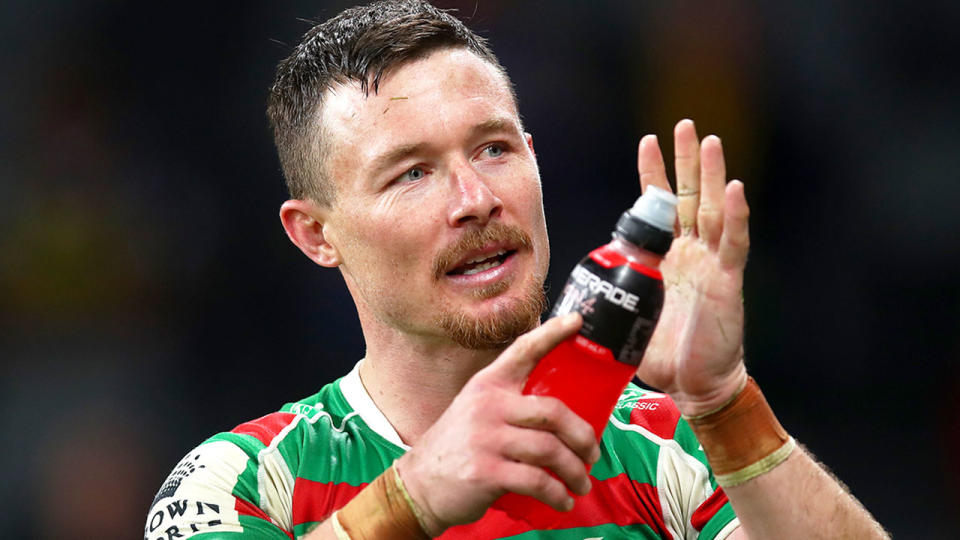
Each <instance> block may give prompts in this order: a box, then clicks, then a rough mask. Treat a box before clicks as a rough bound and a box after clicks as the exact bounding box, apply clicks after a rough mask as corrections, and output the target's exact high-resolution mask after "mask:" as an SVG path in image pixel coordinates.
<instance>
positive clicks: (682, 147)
mask: <svg viewBox="0 0 960 540" xmlns="http://www.w3.org/2000/svg"><path fill="white" fill-rule="evenodd" d="M673 141H674V143H673V144H674V153H675V157H674V167H675V168H676V170H677V219H679V220H680V234H696V224H697V208H699V206H700V140H699V139H698V138H697V129H696V126H694V124H693V120H688V119H684V120H681V121H680V122H678V123H677V127H676V128H674V130H673Z"/></svg>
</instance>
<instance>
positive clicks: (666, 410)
mask: <svg viewBox="0 0 960 540" xmlns="http://www.w3.org/2000/svg"><path fill="white" fill-rule="evenodd" d="M679 421H680V410H679V409H677V406H676V405H674V403H673V400H672V399H670V398H669V397H667V396H665V395H663V394H653V397H641V398H640V399H638V400H637V402H636V403H635V404H634V405H633V410H632V411H630V423H631V424H634V425H637V426H641V427H644V428H646V429H647V430H648V431H650V432H651V433H653V434H654V435H656V436H657V437H660V438H661V439H672V438H673V433H674V432H675V431H676V430H677V422H679Z"/></svg>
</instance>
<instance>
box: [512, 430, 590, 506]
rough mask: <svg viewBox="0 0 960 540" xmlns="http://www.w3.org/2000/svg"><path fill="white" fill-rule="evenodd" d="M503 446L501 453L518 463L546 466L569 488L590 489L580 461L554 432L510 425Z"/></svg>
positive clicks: (571, 489)
mask: <svg viewBox="0 0 960 540" xmlns="http://www.w3.org/2000/svg"><path fill="white" fill-rule="evenodd" d="M507 435H508V438H507V440H506V442H505V443H504V446H503V450H502V452H503V456H504V457H506V458H509V459H512V460H514V461H519V462H521V463H529V464H530V465H536V466H538V467H547V468H548V469H550V470H551V471H553V473H554V474H555V475H556V476H557V477H558V478H559V479H560V480H562V481H563V483H564V484H565V485H566V486H567V488H569V489H570V491H572V492H574V493H576V494H577V495H586V494H587V493H588V492H589V491H590V475H589V474H587V469H586V467H584V466H583V461H581V460H580V458H578V457H577V455H576V454H574V453H573V452H572V451H571V450H570V448H568V447H567V446H566V445H564V444H563V442H561V441H560V439H558V438H557V437H556V436H554V435H552V434H550V433H547V432H546V431H537V430H533V429H521V428H511V429H510V430H509V431H508V432H507Z"/></svg>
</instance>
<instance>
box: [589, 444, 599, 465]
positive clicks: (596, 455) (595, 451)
mask: <svg viewBox="0 0 960 540" xmlns="http://www.w3.org/2000/svg"><path fill="white" fill-rule="evenodd" d="M598 461H600V448H599V447H596V446H595V447H593V452H591V453H590V464H591V465H593V464H595V463H596V462H598Z"/></svg>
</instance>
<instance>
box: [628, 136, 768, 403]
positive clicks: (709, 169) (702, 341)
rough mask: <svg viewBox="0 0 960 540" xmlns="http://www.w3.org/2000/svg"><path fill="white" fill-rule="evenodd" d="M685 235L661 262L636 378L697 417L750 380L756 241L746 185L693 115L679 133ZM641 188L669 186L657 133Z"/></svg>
mask: <svg viewBox="0 0 960 540" xmlns="http://www.w3.org/2000/svg"><path fill="white" fill-rule="evenodd" d="M674 141H675V146H674V147H675V152H676V173H677V197H678V204H677V220H678V226H679V227H678V228H679V231H678V232H679V235H678V236H677V237H676V238H675V239H674V241H673V245H672V246H671V248H670V252H669V253H667V256H666V258H665V259H664V262H663V264H662V266H661V270H662V272H663V279H664V286H665V289H666V296H665V299H664V305H663V311H662V313H661V315H660V321H659V322H658V323H657V328H656V330H655V331H654V334H653V337H652V338H651V340H650V344H649V345H648V347H647V351H646V354H645V355H644V358H643V362H641V364H640V367H639V369H638V370H637V376H638V377H640V379H642V380H643V381H644V382H646V383H647V384H649V385H651V386H654V387H656V388H659V389H661V390H663V391H665V392H667V393H669V394H670V396H671V397H672V398H673V399H674V401H675V402H676V403H677V406H678V407H679V408H680V410H681V412H683V413H684V414H686V415H690V416H694V415H697V414H702V413H705V412H707V411H710V410H713V409H715V408H717V407H719V406H721V405H722V404H724V402H726V401H727V400H728V399H729V398H730V397H731V396H733V395H734V393H736V392H737V390H738V389H739V388H740V387H741V386H742V385H743V384H744V382H745V381H746V369H745V367H744V365H743V295H742V290H743V269H744V266H745V265H746V261H747V251H748V248H749V245H750V239H749V233H748V229H747V221H748V216H749V208H748V207H747V201H746V199H745V198H744V192H743V184H742V183H741V182H739V181H738V180H734V181H732V182H730V183H727V181H726V166H725V164H724V158H723V148H722V146H721V143H720V139H719V138H717V137H716V136H713V135H711V136H708V137H706V138H704V139H703V142H702V143H701V142H700V141H699V140H698V138H697V133H696V129H695V127H694V125H693V122H692V121H690V120H682V121H680V122H679V123H678V124H677V126H676V128H675V130H674ZM637 168H638V170H639V172H640V184H641V187H642V189H644V190H645V189H646V188H647V186H650V185H655V186H658V187H661V188H664V189H670V185H669V183H668V182H667V175H666V168H665V166H664V161H663V155H662V153H661V152H660V146H659V144H658V143H657V138H656V137H655V136H653V135H648V136H646V137H644V138H643V139H642V140H641V141H640V148H639V152H638V158H637Z"/></svg>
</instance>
